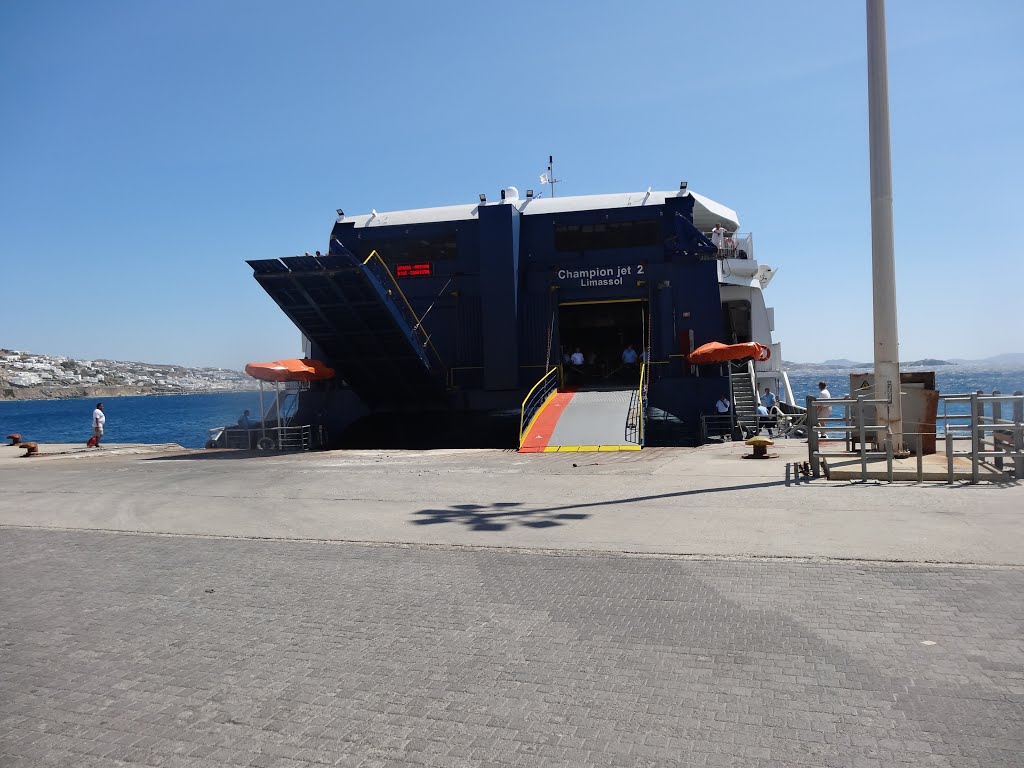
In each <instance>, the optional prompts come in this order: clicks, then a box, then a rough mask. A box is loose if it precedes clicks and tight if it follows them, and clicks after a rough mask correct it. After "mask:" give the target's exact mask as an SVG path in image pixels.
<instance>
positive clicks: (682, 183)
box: [679, 181, 686, 192]
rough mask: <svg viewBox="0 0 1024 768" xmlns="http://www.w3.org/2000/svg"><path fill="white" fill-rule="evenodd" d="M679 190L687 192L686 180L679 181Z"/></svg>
mask: <svg viewBox="0 0 1024 768" xmlns="http://www.w3.org/2000/svg"><path fill="white" fill-rule="evenodd" d="M679 191H680V192H685V191H686V182H685V181H680V182H679Z"/></svg>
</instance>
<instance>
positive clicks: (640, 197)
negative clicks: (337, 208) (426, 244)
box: [338, 188, 740, 232]
mask: <svg viewBox="0 0 1024 768" xmlns="http://www.w3.org/2000/svg"><path fill="white" fill-rule="evenodd" d="M509 189H510V190H512V188H509ZM686 196H689V197H692V198H693V201H694V203H693V224H694V226H695V227H697V229H699V230H701V231H702V232H710V231H711V229H712V228H713V227H714V226H715V225H716V224H719V223H721V224H722V225H723V226H724V227H725V228H726V229H728V230H732V231H735V230H738V229H739V227H740V220H739V216H738V215H737V213H736V211H734V210H733V209H732V208H728V207H726V206H724V205H722V204H721V203H717V202H715V201H714V200H712V199H710V198H707V197H704V196H703V195H698V194H696V193H695V192H689V191H686V192H682V191H678V190H677V191H674V192H655V191H648V192H620V193H616V194H611V195H578V196H575V197H532V198H520V197H517V196H513V195H512V194H510V193H507V194H506V200H504V201H500V200H497V201H494V202H487V203H475V204H468V205H446V206H442V207H439V208H413V209H410V210H407V211H385V212H383V213H377V212H376V211H374V212H373V213H368V214H362V215H359V216H339V217H338V222H339V223H340V222H344V223H346V224H349V223H351V224H354V225H355V226H356V228H357V229H359V228H370V227H397V226H405V225H409V224H425V223H428V222H439V221H465V220H468V219H475V218H477V214H478V211H479V210H480V207H481V206H495V205H514V206H516V208H517V209H518V210H519V212H520V213H522V214H523V215H525V216H530V215H540V214H552V213H563V212H569V211H595V210H604V209H608V208H636V207H641V206H651V205H663V204H664V203H665V200H666V199H668V198H670V197H686Z"/></svg>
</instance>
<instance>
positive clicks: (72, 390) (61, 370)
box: [0, 348, 256, 400]
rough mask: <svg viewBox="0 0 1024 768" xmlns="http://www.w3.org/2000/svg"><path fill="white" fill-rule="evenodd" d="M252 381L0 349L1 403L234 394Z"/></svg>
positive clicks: (214, 372) (235, 374)
mask: <svg viewBox="0 0 1024 768" xmlns="http://www.w3.org/2000/svg"><path fill="white" fill-rule="evenodd" d="M255 386H256V382H255V381H254V380H253V379H252V378H251V377H249V376H247V375H245V374H244V373H241V372H240V371H232V370H229V369H226V368H188V367H185V366H181V365H163V364H158V363H140V362H132V361H124V360H75V359H73V358H70V357H65V356H63V355H40V354H35V353H33V352H19V351H17V350H12V349H2V348H0V400H55V399H61V398H68V397H92V396H100V397H114V396H127V395H153V394H184V393H191V392H234V391H239V390H245V389H253V388H255Z"/></svg>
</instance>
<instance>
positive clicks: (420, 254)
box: [359, 232, 458, 264]
mask: <svg viewBox="0 0 1024 768" xmlns="http://www.w3.org/2000/svg"><path fill="white" fill-rule="evenodd" d="M359 251H360V254H361V255H362V257H363V258H364V259H365V258H366V257H367V256H369V255H370V253H371V252H372V251H377V253H379V254H380V255H381V257H382V258H383V259H384V261H386V262H387V263H388V264H395V263H398V262H403V263H405V262H410V263H413V262H414V263H423V262H428V261H442V260H445V259H454V258H455V257H456V255H457V253H458V247H457V245H456V240H455V233H454V232H452V233H450V234H447V235H440V236H438V237H407V238H401V239H391V238H388V239H380V240H376V239H366V240H363V241H362V242H361V243H360V244H359Z"/></svg>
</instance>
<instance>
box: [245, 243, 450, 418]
mask: <svg viewBox="0 0 1024 768" xmlns="http://www.w3.org/2000/svg"><path fill="white" fill-rule="evenodd" d="M247 263H248V264H249V266H251V267H252V269H253V277H255V278H256V281H257V282H258V283H259V284H260V285H261V286H262V287H263V289H264V290H265V291H266V292H267V293H268V294H269V295H270V297H271V298H272V299H273V300H274V301H275V302H276V303H277V305H278V306H279V307H280V308H281V310H282V311H283V312H284V313H285V314H286V315H287V316H288V318H289V319H290V320H291V321H292V322H293V323H295V325H296V326H297V327H298V328H299V330H300V331H302V333H303V334H304V335H305V336H306V338H307V339H309V340H310V341H312V342H314V343H315V344H316V345H317V346H318V347H319V348H320V349H321V350H322V351H323V355H324V357H325V358H326V360H327V362H329V364H330V365H331V367H332V368H334V369H335V370H336V371H338V374H339V376H340V377H341V378H343V379H344V380H345V381H346V382H347V383H348V385H349V387H351V389H352V390H353V391H354V392H355V393H356V394H357V395H358V396H359V397H360V399H362V400H363V401H364V402H365V403H366V404H367V405H369V406H371V407H389V406H392V407H393V406H398V405H407V404H420V403H423V402H424V401H431V400H437V399H440V398H443V396H444V394H445V381H446V376H447V374H446V371H445V367H444V364H443V363H442V361H441V359H440V357H439V356H438V354H437V351H436V350H435V349H434V345H433V344H432V343H431V341H430V336H429V334H428V333H427V332H426V329H425V328H424V327H423V323H422V322H421V318H419V317H418V316H417V315H416V313H415V312H414V311H413V309H412V307H411V306H410V304H409V302H408V300H407V299H406V297H405V294H404V293H402V289H401V288H400V287H399V285H398V282H397V281H396V280H395V278H394V275H392V274H391V271H390V270H389V269H388V266H387V264H385V263H384V260H383V259H382V258H381V257H380V255H379V254H378V253H377V252H376V251H373V252H372V253H371V254H370V256H369V257H368V258H367V259H366V260H364V261H362V260H360V259H358V258H357V257H356V256H355V255H354V254H353V253H351V252H350V251H349V250H348V249H346V248H344V247H342V246H341V244H340V243H338V242H337V241H335V242H334V243H333V245H332V250H331V251H330V253H328V254H327V255H321V256H290V257H285V258H280V259H254V260H251V261H248V262H247Z"/></svg>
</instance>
